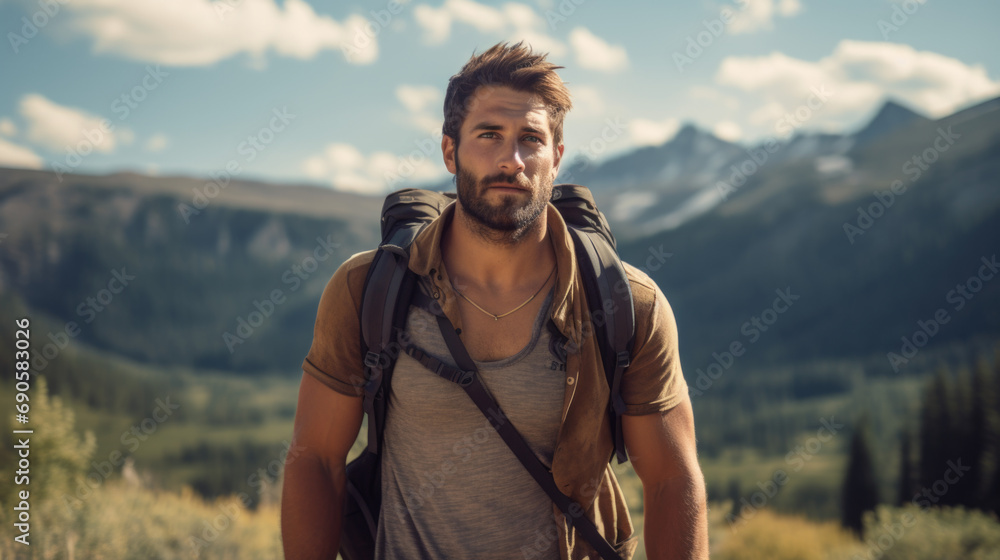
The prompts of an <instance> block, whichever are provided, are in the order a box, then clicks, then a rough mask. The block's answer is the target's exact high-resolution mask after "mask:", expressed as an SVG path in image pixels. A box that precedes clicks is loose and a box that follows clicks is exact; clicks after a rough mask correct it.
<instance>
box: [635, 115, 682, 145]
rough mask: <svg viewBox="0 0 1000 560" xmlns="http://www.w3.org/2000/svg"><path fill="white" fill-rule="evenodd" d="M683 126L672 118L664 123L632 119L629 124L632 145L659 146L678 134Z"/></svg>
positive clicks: (663, 121)
mask: <svg viewBox="0 0 1000 560" xmlns="http://www.w3.org/2000/svg"><path fill="white" fill-rule="evenodd" d="M680 127H681V124H680V121H678V120H677V119H675V118H673V117H670V118H667V119H664V120H662V121H654V120H650V119H632V120H630V121H629V122H628V131H629V135H630V136H631V138H632V144H634V145H636V146H659V145H660V144H662V143H664V142H666V141H667V140H669V139H670V138H672V137H673V136H674V134H677V130H678V129H680Z"/></svg>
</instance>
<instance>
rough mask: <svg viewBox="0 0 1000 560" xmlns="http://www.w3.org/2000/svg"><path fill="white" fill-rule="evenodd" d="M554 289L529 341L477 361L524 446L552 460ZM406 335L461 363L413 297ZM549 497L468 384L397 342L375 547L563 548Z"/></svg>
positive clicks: (561, 361) (450, 554) (416, 552)
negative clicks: (498, 357) (551, 322)
mask: <svg viewBox="0 0 1000 560" xmlns="http://www.w3.org/2000/svg"><path fill="white" fill-rule="evenodd" d="M551 303H552V292H551V291H550V292H549V294H548V296H547V297H546V298H545V301H544V303H543V304H542V309H541V310H540V311H539V313H538V316H537V318H536V319H535V323H534V327H533V330H532V335H531V341H530V342H529V343H528V344H527V346H525V347H524V348H523V349H521V351H519V352H518V353H516V354H515V355H513V356H510V357H508V358H505V359H502V360H496V361H490V362H478V361H477V362H476V366H477V367H478V368H479V371H480V373H481V375H482V378H483V381H484V383H485V384H486V386H487V387H488V388H489V390H490V392H491V393H492V394H493V396H494V398H496V400H497V403H498V404H499V405H500V408H501V409H502V410H503V412H504V414H505V415H506V416H507V417H508V418H509V419H510V421H511V423H512V424H513V425H514V426H515V427H516V428H517V430H518V431H519V432H520V433H521V435H522V436H524V439H525V440H526V441H527V442H528V445H529V446H530V447H531V449H532V450H533V451H534V452H535V454H536V455H537V456H538V457H539V459H540V460H541V461H542V462H543V463H544V464H545V465H546V466H549V467H551V465H552V454H553V452H554V450H555V443H556V436H557V434H558V432H559V425H560V420H561V414H562V405H563V398H564V395H565V388H566V371H565V370H566V360H565V353H564V352H561V350H560V349H558V348H556V345H555V344H553V343H552V336H551V332H550V329H549V328H548V323H549V308H550V305H551ZM406 331H407V335H408V337H409V341H411V342H412V343H413V344H415V345H417V346H418V347H420V348H422V349H423V350H424V351H426V352H428V353H429V354H431V355H433V356H434V357H436V358H438V359H440V360H441V361H443V362H445V363H447V364H450V365H455V361H454V360H453V359H452V358H451V354H450V353H449V351H448V348H447V345H446V344H445V342H444V339H443V338H442V337H441V332H440V330H439V328H438V323H437V320H436V319H435V318H434V316H433V315H431V314H430V313H428V312H427V311H425V310H423V309H420V308H417V307H411V308H410V311H409V315H408V320H407V329H406ZM556 534H557V533H556V531H555V520H554V516H553V510H552V501H551V500H550V499H549V497H548V495H546V494H545V492H544V491H543V490H542V489H541V488H540V487H539V486H538V484H537V483H536V482H535V480H534V479H533V478H531V475H529V474H528V472H527V470H525V468H524V467H523V466H522V465H521V462H520V461H518V459H517V457H516V456H515V455H514V454H513V452H511V451H510V449H509V448H508V447H507V445H506V444H505V443H504V442H503V440H502V439H501V438H500V436H499V435H498V434H497V433H496V431H495V430H494V429H493V428H492V427H491V425H490V422H489V420H487V418H486V417H485V416H483V413H482V412H480V411H479V409H478V408H477V407H476V405H475V404H474V403H473V402H472V399H470V398H469V396H468V395H467V394H465V391H463V390H462V388H461V387H460V386H458V385H457V384H455V383H452V382H451V381H448V380H445V379H443V378H441V377H439V376H438V375H436V374H435V373H433V372H431V371H429V370H427V369H426V368H425V367H424V366H422V365H421V364H420V363H419V362H417V361H416V360H414V359H413V358H412V357H410V356H409V355H408V354H406V353H401V354H400V355H399V358H398V360H397V362H396V366H395V368H394V370H393V373H392V390H391V392H390V394H389V409H388V413H387V417H386V425H385V447H384V448H383V455H382V513H381V515H380V518H379V527H378V538H377V541H376V550H375V557H376V558H389V559H396V558H407V559H410V558H429V559H439V558H477V559H489V558H497V559H499V558H503V559H509V558H512V557H521V556H522V555H523V556H527V557H531V558H539V559H545V558H551V559H558V558H559V549H558V547H557V541H556V538H555V535H556Z"/></svg>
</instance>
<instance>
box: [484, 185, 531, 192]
mask: <svg viewBox="0 0 1000 560" xmlns="http://www.w3.org/2000/svg"><path fill="white" fill-rule="evenodd" d="M489 188H491V189H507V190H512V191H527V190H528V189H525V188H522V187H519V186H517V185H512V184H510V183H493V184H492V185H490V186H489Z"/></svg>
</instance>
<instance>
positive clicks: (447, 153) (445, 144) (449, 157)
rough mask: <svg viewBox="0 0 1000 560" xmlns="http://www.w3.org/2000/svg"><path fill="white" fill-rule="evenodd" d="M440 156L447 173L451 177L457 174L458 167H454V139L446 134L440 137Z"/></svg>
mask: <svg viewBox="0 0 1000 560" xmlns="http://www.w3.org/2000/svg"><path fill="white" fill-rule="evenodd" d="M441 155H442V156H443V157H444V166H445V167H447V168H448V172H449V173H451V174H452V175H454V174H456V173H458V166H456V165H455V139H454V138H452V137H451V136H448V135H447V134H444V135H442V136H441Z"/></svg>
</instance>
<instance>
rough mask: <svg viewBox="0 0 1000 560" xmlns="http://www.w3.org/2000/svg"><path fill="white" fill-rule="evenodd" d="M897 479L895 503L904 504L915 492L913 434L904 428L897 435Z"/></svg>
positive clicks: (911, 498)
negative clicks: (898, 443)
mask: <svg viewBox="0 0 1000 560" xmlns="http://www.w3.org/2000/svg"><path fill="white" fill-rule="evenodd" d="M899 439H900V445H899V481H898V483H897V488H898V490H897V495H896V505H898V506H904V505H906V504H907V503H909V502H910V501H911V500H913V495H914V494H916V492H917V480H916V473H915V472H914V470H915V469H914V465H913V434H911V433H910V429H909V428H904V429H903V431H902V432H901V433H900V436H899Z"/></svg>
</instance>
